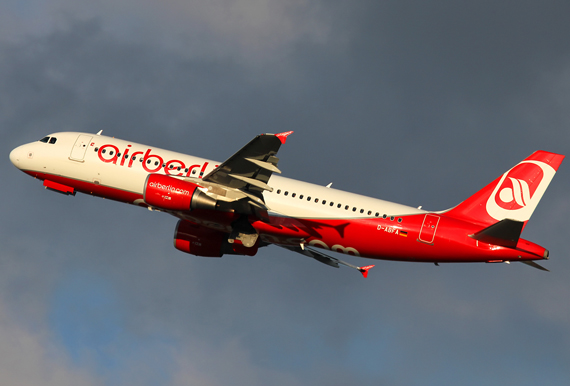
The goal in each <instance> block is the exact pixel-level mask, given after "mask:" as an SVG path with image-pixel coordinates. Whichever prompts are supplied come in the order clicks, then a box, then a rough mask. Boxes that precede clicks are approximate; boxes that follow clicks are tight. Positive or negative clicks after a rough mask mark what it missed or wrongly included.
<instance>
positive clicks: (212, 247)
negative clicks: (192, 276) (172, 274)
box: [174, 220, 259, 257]
mask: <svg viewBox="0 0 570 386" xmlns="http://www.w3.org/2000/svg"><path fill="white" fill-rule="evenodd" d="M174 247H175V248H176V249H178V250H179V251H182V252H186V253H190V254H192V255H196V256H205V257H222V255H224V254H228V255H246V256H253V255H255V254H256V253H257V250H258V248H259V240H257V241H256V243H255V245H253V246H252V247H250V248H247V247H245V246H244V245H243V244H242V243H241V242H240V241H239V240H235V241H234V242H233V243H230V242H229V241H228V234H227V233H224V232H220V231H217V230H214V229H210V228H206V227H203V226H200V225H198V224H194V223H192V222H189V221H185V220H180V221H178V224H177V225H176V230H175V231H174Z"/></svg>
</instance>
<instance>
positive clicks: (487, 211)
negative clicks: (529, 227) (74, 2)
mask: <svg viewBox="0 0 570 386" xmlns="http://www.w3.org/2000/svg"><path fill="white" fill-rule="evenodd" d="M563 159H564V156H563V155H560V154H555V153H549V152H546V151H542V150H539V151H536V152H534V153H532V154H531V155H530V156H529V157H528V158H526V159H525V160H523V161H522V162H520V163H519V164H518V165H516V166H515V167H513V168H512V169H510V170H508V171H507V172H505V173H504V174H503V175H502V176H500V177H499V178H497V179H496V180H495V181H493V182H491V183H490V184H489V185H487V186H486V187H484V188H483V189H481V190H480V191H478V192H477V193H475V194H474V195H473V196H471V197H469V198H468V199H467V200H465V201H463V202H462V203H461V204H459V205H457V206H456V207H455V208H452V209H450V210H448V211H447V212H446V213H445V214H446V215H447V216H450V217H454V218H458V219H461V220H466V221H470V222H474V223H477V224H481V225H486V226H488V225H491V224H494V223H496V222H498V221H501V220H504V219H510V220H515V221H520V222H524V223H525V224H526V222H527V221H528V220H529V219H530V216H531V215H532V213H533V212H534V209H535V208H536V206H537V205H538V202H539V201H540V199H541V198H542V195H543V194H544V192H545V191H546V188H547V187H548V185H549V184H550V181H551V180H552V177H554V174H556V172H557V171H558V167H559V166H560V164H561V163H562V160H563Z"/></svg>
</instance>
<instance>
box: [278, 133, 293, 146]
mask: <svg viewBox="0 0 570 386" xmlns="http://www.w3.org/2000/svg"><path fill="white" fill-rule="evenodd" d="M291 134H293V132H292V131H285V132H283V133H279V134H275V136H276V137H277V138H279V140H280V141H281V143H282V144H285V141H287V137H288V136H289V135H291Z"/></svg>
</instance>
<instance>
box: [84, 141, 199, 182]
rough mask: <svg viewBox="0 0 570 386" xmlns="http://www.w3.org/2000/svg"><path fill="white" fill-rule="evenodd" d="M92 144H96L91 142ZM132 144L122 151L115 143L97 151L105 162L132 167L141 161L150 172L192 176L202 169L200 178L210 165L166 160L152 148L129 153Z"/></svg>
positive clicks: (143, 166)
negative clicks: (188, 164) (186, 163)
mask: <svg viewBox="0 0 570 386" xmlns="http://www.w3.org/2000/svg"><path fill="white" fill-rule="evenodd" d="M91 146H94V144H93V143H91ZM130 147H131V145H128V147H127V148H126V149H125V150H124V151H123V152H122V153H121V152H120V151H119V148H118V147H117V146H115V145H111V144H107V145H103V146H101V147H100V148H99V150H98V151H97V155H98V156H99V159H100V160H101V161H103V162H105V163H112V164H114V165H120V166H126V167H128V168H132V167H133V164H134V163H135V161H137V160H138V161H139V163H140V164H141V166H142V168H143V169H144V170H145V171H147V172H149V173H159V172H160V171H161V169H162V171H163V172H164V173H165V174H167V175H174V176H186V177H190V176H191V175H192V174H196V171H197V170H200V178H201V177H202V176H203V174H204V171H205V170H206V168H207V167H208V162H204V163H203V164H201V165H200V164H197V165H191V166H186V165H185V164H184V162H182V161H181V160H176V159H173V160H168V161H165V160H164V159H163V158H162V157H161V156H159V155H156V154H151V152H152V149H147V150H146V151H145V152H142V151H135V152H133V153H132V154H129V151H130V150H131V149H130Z"/></svg>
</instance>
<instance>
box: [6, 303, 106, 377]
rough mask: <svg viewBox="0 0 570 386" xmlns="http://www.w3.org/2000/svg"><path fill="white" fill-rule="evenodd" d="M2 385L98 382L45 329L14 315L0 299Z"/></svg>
mask: <svg viewBox="0 0 570 386" xmlns="http://www.w3.org/2000/svg"><path fill="white" fill-rule="evenodd" d="M0 357H1V358H2V360H1V361H0V384H2V385H20V386H25V385H30V386H31V385H42V386H49V385H54V386H55V385H57V386H64V385H84V386H89V385H96V384H99V380H98V379H97V377H96V376H94V375H93V374H92V373H91V372H90V371H89V370H88V369H85V368H81V367H75V366H74V365H73V364H72V363H71V362H70V360H69V358H68V357H67V355H66V354H65V352H63V351H62V350H61V349H60V348H58V347H57V346H56V345H55V344H54V343H53V342H52V341H51V340H50V337H49V333H48V332H47V331H45V330H39V331H33V330H32V329H30V328H27V327H25V326H23V325H21V324H20V323H19V322H18V321H17V320H16V319H15V318H13V317H12V316H11V315H10V313H9V311H8V309H7V307H6V306H5V305H4V302H2V301H0Z"/></svg>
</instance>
